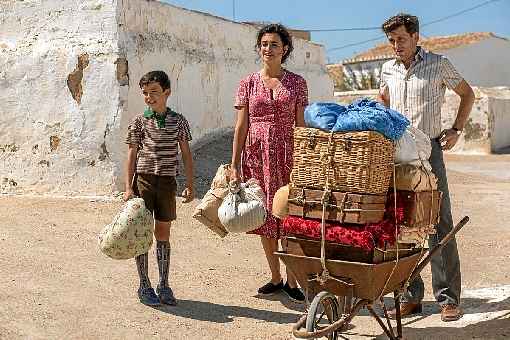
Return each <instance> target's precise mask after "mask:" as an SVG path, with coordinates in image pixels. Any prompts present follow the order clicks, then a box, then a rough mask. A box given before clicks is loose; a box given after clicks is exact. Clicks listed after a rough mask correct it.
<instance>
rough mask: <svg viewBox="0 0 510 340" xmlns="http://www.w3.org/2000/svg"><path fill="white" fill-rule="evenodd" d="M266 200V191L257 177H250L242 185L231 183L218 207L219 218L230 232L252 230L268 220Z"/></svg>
mask: <svg viewBox="0 0 510 340" xmlns="http://www.w3.org/2000/svg"><path fill="white" fill-rule="evenodd" d="M264 202H265V196H264V191H262V188H261V187H260V185H259V184H258V182H257V181H256V180H255V179H253V178H252V179H249V180H248V181H247V182H246V183H241V185H236V186H233V185H231V186H230V190H229V193H228V194H227V195H226V196H225V198H224V199H223V202H222V203H221V205H220V207H219V209H218V218H219V220H220V222H221V224H222V225H223V226H224V227H225V229H226V230H227V231H229V232H232V233H242V232H248V231H252V230H254V229H257V228H258V227H260V226H261V225H263V224H264V222H265V221H266V217H267V212H266V207H265V204H264Z"/></svg>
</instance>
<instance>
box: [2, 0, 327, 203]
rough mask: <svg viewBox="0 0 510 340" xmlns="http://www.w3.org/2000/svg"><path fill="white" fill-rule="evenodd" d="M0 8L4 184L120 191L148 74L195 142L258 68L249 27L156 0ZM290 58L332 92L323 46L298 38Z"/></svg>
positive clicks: (292, 65)
mask: <svg viewBox="0 0 510 340" xmlns="http://www.w3.org/2000/svg"><path fill="white" fill-rule="evenodd" d="M0 10H1V13H0V32H1V33H0V102H2V105H1V106H0V116H1V117H2V118H1V120H0V192H21V193H27V192H35V193H59V194H95V195H101V194H110V193H112V192H113V191H115V190H119V189H122V181H123V173H124V168H123V167H124V165H123V163H124V158H125V153H126V146H125V144H124V142H123V140H124V138H125V133H126V129H127V126H128V124H129V122H130V121H131V120H132V119H133V118H134V116H135V115H136V114H138V113H140V112H141V111H142V110H143V107H144V103H143V99H142V97H141V95H140V89H139V87H138V80H139V79H140V77H141V76H142V75H143V74H144V73H146V72H148V71H150V70H154V69H160V70H164V71H166V72H167V73H168V74H169V76H170V78H171V81H172V95H171V97H170V101H169V105H170V106H171V107H172V108H174V109H175V110H177V111H179V112H182V113H183V114H184V115H185V116H186V117H187V119H188V120H189V122H190V125H191V128H192V133H193V136H194V140H195V141H197V140H198V139H200V137H202V136H204V135H206V134H208V133H210V132H213V131H215V130H221V129H224V128H226V127H231V126H232V125H233V124H234V120H235V119H234V118H235V117H234V109H233V98H234V94H235V91H236V88H237V85H238V82H239V80H240V79H241V78H242V77H244V76H246V75H247V74H248V73H249V72H253V71H255V70H257V69H259V68H260V63H258V61H257V56H256V54H255V52H254V49H253V46H254V43H255V36H256V32H257V30H256V28H254V27H253V26H251V25H247V24H239V23H235V22H232V21H229V20H225V19H222V18H218V17H214V16H211V15H207V14H204V13H200V12H195V11H190V10H185V9H182V8H178V7H174V6H170V5H168V4H164V3H160V2H157V1H150V2H149V1H144V0H84V1H74V0H61V1H41V0H27V1H15V0H4V1H1V2H0ZM20 23H23V24H22V25H20ZM287 67H288V69H290V70H291V71H294V72H297V73H299V74H301V75H303V77H304V78H305V79H306V80H307V82H308V86H309V91H310V100H330V99H331V98H332V93H333V84H332V81H331V80H330V78H329V77H328V75H327V73H326V70H325V52H324V49H323V47H322V46H320V45H317V44H314V43H310V42H308V41H305V40H302V39H295V51H294V55H293V57H292V58H291V59H290V61H289V62H288V65H287Z"/></svg>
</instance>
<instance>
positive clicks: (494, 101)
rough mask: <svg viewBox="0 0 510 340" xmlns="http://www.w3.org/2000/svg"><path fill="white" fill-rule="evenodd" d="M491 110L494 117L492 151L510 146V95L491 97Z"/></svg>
mask: <svg viewBox="0 0 510 340" xmlns="http://www.w3.org/2000/svg"><path fill="white" fill-rule="evenodd" d="M489 106H490V110H491V112H492V117H493V119H494V125H493V129H492V131H491V132H492V137H491V142H492V143H491V151H498V150H501V149H504V148H508V147H510V96H509V97H508V98H490V100H489Z"/></svg>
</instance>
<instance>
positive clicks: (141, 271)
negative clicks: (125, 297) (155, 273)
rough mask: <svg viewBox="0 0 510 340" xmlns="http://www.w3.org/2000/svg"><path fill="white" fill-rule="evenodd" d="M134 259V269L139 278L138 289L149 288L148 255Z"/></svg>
mask: <svg viewBox="0 0 510 340" xmlns="http://www.w3.org/2000/svg"><path fill="white" fill-rule="evenodd" d="M135 259H136V269H137V270H138V276H139V277H140V288H149V287H151V281H150V280H149V254H147V253H145V254H142V255H138V256H137V257H136V258H135Z"/></svg>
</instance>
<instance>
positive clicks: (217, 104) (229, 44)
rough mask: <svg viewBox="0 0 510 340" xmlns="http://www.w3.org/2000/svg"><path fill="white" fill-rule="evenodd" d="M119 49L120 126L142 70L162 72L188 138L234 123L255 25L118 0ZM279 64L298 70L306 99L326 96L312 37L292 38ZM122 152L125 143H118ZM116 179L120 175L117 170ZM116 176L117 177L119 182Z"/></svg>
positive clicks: (136, 108) (252, 59) (134, 109)
mask: <svg viewBox="0 0 510 340" xmlns="http://www.w3.org/2000/svg"><path fill="white" fill-rule="evenodd" d="M119 21H120V22H119V23H120V27H121V32H120V46H121V47H120V49H121V54H125V57H126V58H127V60H128V64H129V78H130V82H129V87H128V88H126V89H122V93H123V99H124V100H125V102H126V103H127V104H126V108H125V114H124V115H123V117H122V122H121V131H126V129H127V125H128V124H129V122H130V121H131V120H132V118H133V117H134V116H135V115H137V114H139V113H140V112H142V111H143V108H144V103H143V100H142V97H141V96H140V88H139V86H138V81H139V79H140V77H141V76H142V75H143V74H145V73H146V72H148V71H150V70H164V71H166V72H167V73H168V75H169V76H170V80H171V83H172V95H171V96H170V99H169V106H170V107H172V108H174V109H175V110H176V111H178V112H180V113H182V114H184V115H185V117H186V118H187V119H188V121H189V123H190V126H191V130H192V135H193V138H194V142H196V141H197V140H198V139H200V138H201V137H203V136H205V135H206V134H208V133H211V132H212V131H215V130H220V129H223V128H226V127H232V126H233V125H234V123H235V111H234V107H233V104H234V96H235V93H236V90H237V87H238V85H239V81H240V80H241V79H242V78H243V77H245V76H247V75H248V74H249V73H251V72H254V71H257V70H259V69H260V68H261V64H260V62H259V61H258V56H257V54H256V53H255V50H254V45H255V42H256V41H255V39H256V34H257V29H256V28H255V27H253V26H252V25H247V24H239V23H236V22H232V21H229V20H225V19H222V18H218V17H215V16H212V15H205V14H203V13H200V12H195V11H190V10H186V9H182V8H179V7H175V6H171V5H168V4H164V3H160V2H147V1H138V0H120V1H119ZM293 42H294V48H295V49H294V52H293V54H292V55H291V58H290V59H289V60H288V61H287V65H286V67H287V68H288V69H289V70H291V71H293V72H296V73H298V74H300V75H302V76H303V77H304V78H305V79H306V81H307V84H308V89H309V97H310V98H309V99H310V101H319V100H320V101H325V100H331V99H332V98H333V81H332V80H331V79H330V78H329V76H328V74H327V71H326V66H325V52H324V48H323V47H322V46H320V45H317V44H314V43H310V42H308V41H305V40H302V39H294V40H293ZM117 150H119V152H121V154H122V155H124V153H125V145H123V144H122V145H121V144H119V145H118V148H117ZM119 180H121V178H119ZM119 183H120V182H119Z"/></svg>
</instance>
